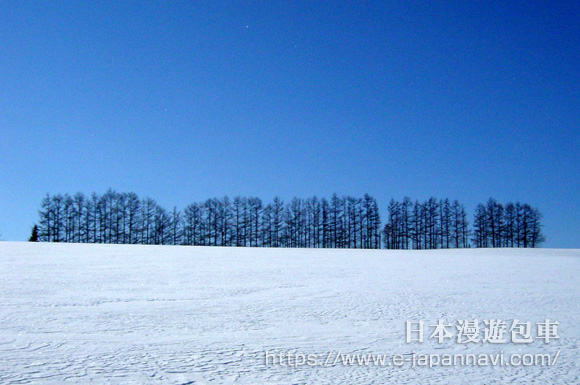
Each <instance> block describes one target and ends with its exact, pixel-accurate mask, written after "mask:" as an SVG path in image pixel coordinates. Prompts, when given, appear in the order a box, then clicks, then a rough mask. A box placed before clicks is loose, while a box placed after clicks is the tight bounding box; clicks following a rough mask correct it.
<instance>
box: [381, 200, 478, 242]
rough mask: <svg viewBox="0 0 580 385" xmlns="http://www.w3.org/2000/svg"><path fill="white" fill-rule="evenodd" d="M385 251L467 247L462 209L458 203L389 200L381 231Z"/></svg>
mask: <svg viewBox="0 0 580 385" xmlns="http://www.w3.org/2000/svg"><path fill="white" fill-rule="evenodd" d="M383 245H384V247H385V248H386V249H416V250H421V249H440V248H442V249H443V248H444V249H448V248H463V247H469V246H470V244H469V227H468V222H467V214H466V212H465V208H464V207H463V205H462V204H460V203H459V202H458V201H456V200H455V201H453V202H450V201H449V199H442V200H437V199H435V198H430V199H428V200H427V201H425V202H419V201H417V200H416V201H414V202H413V201H412V200H411V199H410V198H408V197H405V198H404V199H403V201H402V202H397V201H395V200H391V202H390V204H389V207H388V218H387V224H386V225H385V227H384V229H383Z"/></svg>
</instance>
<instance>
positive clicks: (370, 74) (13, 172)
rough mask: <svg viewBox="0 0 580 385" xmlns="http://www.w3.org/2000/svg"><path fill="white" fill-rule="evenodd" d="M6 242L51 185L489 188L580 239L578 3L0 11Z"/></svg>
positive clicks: (23, 5)
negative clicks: (525, 204) (527, 207)
mask: <svg viewBox="0 0 580 385" xmlns="http://www.w3.org/2000/svg"><path fill="white" fill-rule="evenodd" d="M0 47H1V48H0V49H1V53H0V84H1V85H0V161H1V165H0V181H1V183H0V233H1V234H2V235H1V238H2V239H4V240H26V239H27V238H28V236H29V234H30V228H31V226H32V225H33V223H34V222H35V221H36V220H37V219H38V213H37V210H38V208H39V205H40V200H41V199H42V197H43V196H44V195H45V194H46V193H51V194H55V193H65V192H67V193H71V194H74V193H75V192H77V191H82V192H84V193H86V194H90V193H91V192H93V191H96V192H99V193H103V192H105V191H106V190H107V189H108V188H113V189H115V190H117V191H134V192H136V193H137V194H138V195H139V196H141V197H144V196H150V197H152V198H154V199H156V200H157V201H158V202H159V203H160V204H161V205H163V206H164V207H166V208H168V209H169V208H172V207H173V206H177V207H178V208H183V207H185V206H186V205H187V204H189V203H192V202H196V201H203V200H205V199H207V198H212V197H216V196H219V197H221V196H224V195H229V196H230V197H233V196H235V195H244V196H250V195H254V196H259V197H260V198H262V199H263V200H266V201H270V200H271V199H272V198H273V197H274V196H276V195H278V196H280V197H282V198H283V199H284V200H288V199H290V198H291V197H293V196H298V197H309V196H312V195H317V196H326V197H329V196H330V195H331V194H332V193H333V192H336V193H338V194H339V195H347V194H348V195H356V196H362V195H363V194H364V193H369V194H371V195H373V196H374V197H375V198H377V200H378V202H379V205H380V207H381V209H382V214H383V218H384V217H385V215H386V207H387V204H388V202H389V200H390V199H391V198H395V199H397V200H401V199H402V198H403V197H404V196H406V195H407V196H409V197H411V198H412V199H419V200H424V199H427V198H429V197H430V196H435V197H437V198H450V199H458V200H459V201H460V202H462V203H464V204H465V206H466V209H467V210H468V212H469V214H470V222H472V220H473V218H472V213H473V211H474V209H475V205H476V204H477V203H479V202H485V201H486V200H487V199H488V198H489V197H495V198H496V199H498V201H500V202H502V203H505V202H507V201H514V202H515V201H521V202H525V203H529V204H531V205H532V206H535V207H537V208H539V209H540V211H541V212H542V213H543V214H544V217H545V218H544V225H545V227H544V232H545V234H546V237H547V242H546V243H545V244H544V247H574V248H580V177H579V176H580V86H579V84H580V3H579V2H572V1H571V2H550V3H549V4H546V3H542V2H523V1H521V2H520V1H515V2H509V4H507V3H505V2H501V1H492V2H407V1H401V2H397V1H393V2H362V1H360V2H358V1H349V2H343V1H339V2H330V1H329V2H310V1H308V2H306V1H304V2H287V1H263V2H258V1H239V2H238V1H236V2H234V1H223V2H222V1H200V2H196V1H190V2H186V1H183V2H139V3H137V2H105V1H103V2H82V1H81V2H73V1H70V2H68V1H67V2H51V1H30V2H16V1H15V2H11V1H9V2H2V3H0Z"/></svg>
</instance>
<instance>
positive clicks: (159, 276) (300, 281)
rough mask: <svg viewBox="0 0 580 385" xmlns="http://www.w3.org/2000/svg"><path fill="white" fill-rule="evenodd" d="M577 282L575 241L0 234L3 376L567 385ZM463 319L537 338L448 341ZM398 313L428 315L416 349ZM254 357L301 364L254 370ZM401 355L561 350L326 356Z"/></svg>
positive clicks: (578, 305)
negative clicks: (416, 247) (398, 361)
mask: <svg viewBox="0 0 580 385" xmlns="http://www.w3.org/2000/svg"><path fill="white" fill-rule="evenodd" d="M578 277H580V250H549V249H471V250H470V249H463V250H436V251H387V250H372V251H371V250H320V249H317V250H313V249H259V248H221V247H211V248H210V247H179V246H129V245H86V244H82V245H81V244H47V243H18V242H0V299H1V302H0V304H1V306H0V383H1V384H69V383H71V384H87V383H95V384H353V385H354V384H357V385H359V384H505V383H513V384H578V383H580V353H579V346H580V281H579V278H578ZM439 319H443V320H444V322H446V323H449V324H452V325H454V327H453V328H452V331H454V337H453V338H451V339H447V340H446V341H444V342H443V343H441V344H440V343H438V341H437V340H436V339H434V338H429V337H430V334H431V333H432V331H433V330H434V329H433V328H431V327H429V325H431V324H436V323H437V322H438V320H439ZM475 319H477V320H478V321H479V322H483V320H490V319H499V320H502V321H505V322H506V324H507V327H508V328H509V326H510V325H512V324H513V323H514V321H515V320H518V321H519V322H522V323H525V322H530V323H531V324H532V325H533V327H534V328H533V337H532V338H533V342H530V343H525V344H516V343H512V342H508V343H499V344H493V343H489V342H488V343H481V342H479V343H467V344H463V343H458V342H457V341H456V335H457V333H458V330H459V329H457V321H458V320H475ZM546 319H549V320H550V322H552V321H557V322H559V324H558V325H557V330H552V331H553V332H556V333H553V335H552V337H554V335H555V334H557V336H558V337H559V338H552V339H551V340H550V341H548V342H546V341H545V340H542V339H540V338H536V337H537V336H536V333H537V331H536V325H537V323H540V322H545V320H546ZM406 321H414V322H418V321H424V322H425V331H424V338H425V339H424V342H423V343H418V342H416V341H412V342H410V343H407V342H406V337H407V336H408V333H407V332H406ZM413 325H415V327H416V326H417V325H418V323H414V324H413ZM482 326H483V324H482ZM482 330H483V328H482ZM482 330H481V336H482V337H483V331H482ZM506 336H507V337H509V333H507V332H506V335H504V337H506ZM266 352H269V353H270V354H272V353H275V354H278V353H283V354H287V355H286V356H284V359H287V358H288V355H291V354H296V355H299V354H303V355H311V357H310V358H313V360H312V362H310V364H303V365H298V363H299V362H298V363H297V362H294V365H288V362H284V361H283V360H282V359H280V360H279V362H274V361H275V360H274V359H272V362H269V363H266V356H265V355H266ZM413 352H415V353H425V354H467V353H472V354H487V353H489V354H492V353H494V354H495V353H500V352H502V353H503V354H505V356H506V357H508V356H509V355H512V354H529V355H532V354H537V353H545V354H550V355H551V357H556V355H557V354H558V357H557V362H556V363H555V364H554V365H553V366H549V365H531V366H522V365H519V366H498V365H495V366H494V365H479V366H478V365H468V366H461V365H452V366H436V367H433V368H428V367H411V364H410V362H406V363H405V365H402V366H388V365H365V364H356V365H349V364H348V362H347V363H344V362H340V361H338V362H334V357H335V356H337V355H338V354H344V355H354V354H359V355H361V354H371V353H372V354H384V355H389V356H392V355H401V356H402V357H406V358H408V357H411V355H412V354H413ZM295 357H296V356H295ZM314 357H316V358H318V357H321V361H324V360H325V359H326V358H327V357H330V361H331V362H326V363H324V362H321V361H316V362H314ZM290 361H291V358H290ZM284 363H286V365H282V364H284ZM290 364H292V362H290Z"/></svg>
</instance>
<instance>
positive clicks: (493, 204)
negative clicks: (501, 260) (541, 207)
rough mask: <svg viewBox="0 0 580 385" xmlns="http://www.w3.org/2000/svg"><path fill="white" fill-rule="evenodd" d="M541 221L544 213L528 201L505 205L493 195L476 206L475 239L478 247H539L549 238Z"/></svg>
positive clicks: (474, 241)
mask: <svg viewBox="0 0 580 385" xmlns="http://www.w3.org/2000/svg"><path fill="white" fill-rule="evenodd" d="M541 221H542V214H541V213H540V212H539V211H538V209H536V208H533V207H531V206H530V205H529V204H527V203H524V204H521V203H520V202H516V203H512V202H509V203H507V204H505V205H502V204H501V203H498V202H497V201H496V200H495V199H493V198H490V199H489V200H488V201H487V204H486V205H483V204H481V203H480V204H478V205H477V207H476V209H475V216H474V222H473V243H474V244H475V246H476V247H537V246H538V245H539V244H541V243H542V242H544V241H545V240H546V238H545V236H544V234H543V233H542V224H541Z"/></svg>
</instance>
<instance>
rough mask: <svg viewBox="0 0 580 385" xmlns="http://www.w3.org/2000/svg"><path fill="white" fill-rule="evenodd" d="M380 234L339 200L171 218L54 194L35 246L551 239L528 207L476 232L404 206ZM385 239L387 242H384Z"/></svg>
mask: <svg viewBox="0 0 580 385" xmlns="http://www.w3.org/2000/svg"><path fill="white" fill-rule="evenodd" d="M387 212H388V217H387V223H386V225H385V226H384V227H383V228H382V230H381V220H380V216H379V208H378V204H377V201H376V200H375V199H374V198H373V197H371V196H370V195H368V194H367V195H365V196H364V197H362V198H356V197H351V196H342V197H341V196H338V195H337V194H334V195H333V196H332V197H331V198H330V199H325V198H322V199H319V198H317V197H311V198H308V199H301V198H293V199H292V200H290V201H289V202H287V203H284V202H283V201H282V200H281V199H280V198H278V197H276V198H274V199H273V201H272V202H269V203H264V202H262V200H261V199H260V198H257V197H239V196H238V197H235V198H233V199H229V198H228V197H227V196H226V197H223V198H213V199H208V200H206V201H205V202H198V203H193V204H190V205H188V206H187V207H186V208H185V209H184V210H183V211H180V210H177V208H173V210H171V211H167V210H166V209H164V208H163V207H161V206H160V205H159V204H157V203H156V202H155V200H153V199H151V198H144V199H140V198H139V197H138V196H137V194H135V193H132V192H130V193H119V192H116V191H113V190H109V191H107V192H106V193H105V194H103V195H98V194H95V193H93V194H92V195H90V196H85V195H84V194H83V193H77V194H75V195H74V196H71V195H68V194H57V195H52V196H51V195H47V196H46V197H45V198H44V199H43V200H42V203H41V209H40V211H39V214H40V220H39V223H38V225H36V226H35V228H34V230H33V234H32V236H31V240H38V241H45V242H77V243H115V244H157V245H201V246H249V247H306V248H360V249H377V248H380V247H381V243H382V246H383V247H384V248H387V249H438V248H464V247H471V245H474V246H475V247H536V246H538V245H539V244H540V243H542V242H543V241H544V240H545V237H544V235H543V234H542V231H541V227H542V225H541V218H542V216H541V214H540V212H539V211H538V210H537V209H535V208H532V207H531V206H530V205H528V204H520V203H515V204H512V203H508V204H506V205H505V206H503V205H501V204H499V203H498V202H497V201H496V200H494V199H490V200H489V201H488V202H487V205H483V204H479V205H478V206H477V208H476V212H475V220H474V225H473V230H471V229H470V228H469V223H468V221H467V214H466V211H465V208H464V206H463V205H462V204H460V203H459V202H458V201H457V200H454V201H450V200H449V199H441V200H437V199H435V198H430V199H428V200H426V201H424V202H419V201H417V200H416V201H412V200H411V199H410V198H408V197H406V198H404V199H403V201H401V202H398V201H395V200H391V202H390V203H389V206H388V209H387ZM381 240H382V242H381Z"/></svg>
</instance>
